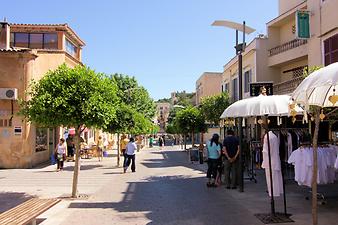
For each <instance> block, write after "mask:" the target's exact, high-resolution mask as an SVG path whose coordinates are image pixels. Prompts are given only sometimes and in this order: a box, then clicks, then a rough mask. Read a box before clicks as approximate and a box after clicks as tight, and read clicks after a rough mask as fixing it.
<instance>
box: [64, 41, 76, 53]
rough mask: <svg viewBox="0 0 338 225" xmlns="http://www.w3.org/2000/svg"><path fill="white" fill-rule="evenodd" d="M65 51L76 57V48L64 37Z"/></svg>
mask: <svg viewBox="0 0 338 225" xmlns="http://www.w3.org/2000/svg"><path fill="white" fill-rule="evenodd" d="M66 52H68V53H69V54H70V55H72V56H74V57H76V53H77V48H76V46H75V45H74V44H73V43H71V42H70V41H69V40H68V39H66Z"/></svg>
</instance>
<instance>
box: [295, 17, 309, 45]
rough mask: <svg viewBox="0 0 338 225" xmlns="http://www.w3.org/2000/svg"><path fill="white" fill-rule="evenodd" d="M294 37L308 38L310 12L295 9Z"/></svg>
mask: <svg viewBox="0 0 338 225" xmlns="http://www.w3.org/2000/svg"><path fill="white" fill-rule="evenodd" d="M296 38H298V39H308V38H310V12H309V11H297V12H296Z"/></svg>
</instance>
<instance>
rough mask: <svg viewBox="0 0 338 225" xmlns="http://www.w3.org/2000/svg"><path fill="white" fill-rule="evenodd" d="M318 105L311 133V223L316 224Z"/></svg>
mask: <svg viewBox="0 0 338 225" xmlns="http://www.w3.org/2000/svg"><path fill="white" fill-rule="evenodd" d="M319 112H320V109H319V107H317V106H316V107H315V110H314V117H315V131H314V134H313V140H312V147H313V174H312V184H311V186H312V224H313V225H317V224H318V215H317V171H318V160H317V151H318V131H319V122H320V121H319Z"/></svg>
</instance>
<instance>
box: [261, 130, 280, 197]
mask: <svg viewBox="0 0 338 225" xmlns="http://www.w3.org/2000/svg"><path fill="white" fill-rule="evenodd" d="M269 142H270V154H271V169H272V183H273V196H280V195H281V194H283V179H282V171H281V163H280V157H279V139H278V137H277V136H276V135H275V134H274V133H273V132H272V131H269ZM262 168H264V169H265V176H266V184H267V188H268V192H269V196H271V195H272V193H271V181H270V172H269V152H268V140H267V135H265V136H264V144H263V162H262Z"/></svg>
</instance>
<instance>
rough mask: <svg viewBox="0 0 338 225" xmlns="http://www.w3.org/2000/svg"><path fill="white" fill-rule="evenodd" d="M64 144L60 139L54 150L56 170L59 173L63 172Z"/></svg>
mask: <svg viewBox="0 0 338 225" xmlns="http://www.w3.org/2000/svg"><path fill="white" fill-rule="evenodd" d="M66 146H67V145H66V143H65V139H63V138H61V139H60V140H59V143H58V144H57V145H56V148H55V155H56V159H57V170H56V171H60V170H63V161H64V160H65V159H66V148H67V147H66Z"/></svg>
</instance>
